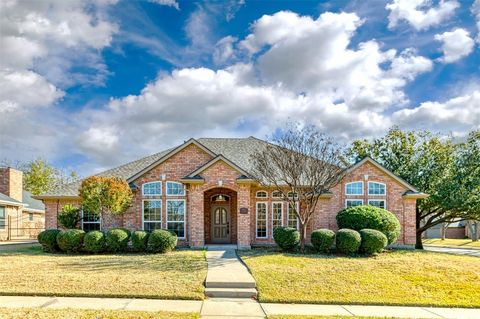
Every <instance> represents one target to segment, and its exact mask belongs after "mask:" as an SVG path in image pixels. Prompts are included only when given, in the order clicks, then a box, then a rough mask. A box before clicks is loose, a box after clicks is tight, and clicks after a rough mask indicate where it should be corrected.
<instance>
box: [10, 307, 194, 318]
mask: <svg viewBox="0 0 480 319" xmlns="http://www.w3.org/2000/svg"><path fill="white" fill-rule="evenodd" d="M0 318H2V319H43V318H49V319H65V318H68V319H196V318H200V316H199V315H198V314H195V313H179V312H163V311H160V312H146V311H125V310H83V309H45V308H42V309H38V308H13V309H12V308H0Z"/></svg>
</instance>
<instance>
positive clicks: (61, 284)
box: [0, 247, 207, 299]
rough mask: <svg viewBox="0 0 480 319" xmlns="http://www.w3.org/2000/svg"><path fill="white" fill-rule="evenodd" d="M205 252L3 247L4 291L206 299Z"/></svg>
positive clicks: (0, 257) (1, 273) (0, 260)
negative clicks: (81, 251)
mask: <svg viewBox="0 0 480 319" xmlns="http://www.w3.org/2000/svg"><path fill="white" fill-rule="evenodd" d="M206 272H207V263H206V260H205V253H204V252H203V251H191V250H178V251H174V252H171V253H167V254H163V255H161V254H157V255H155V254H152V255H142V254H118V255H113V254H112V255H63V254H47V253H43V252H42V251H41V249H40V248H39V247H32V248H30V249H23V250H18V251H3V252H0V278H2V280H0V295H37V296H38V295H42V296H53V295H54V296H95V297H139V298H158V299H203V297H204V295H203V292H204V288H203V281H204V280H205V276H206Z"/></svg>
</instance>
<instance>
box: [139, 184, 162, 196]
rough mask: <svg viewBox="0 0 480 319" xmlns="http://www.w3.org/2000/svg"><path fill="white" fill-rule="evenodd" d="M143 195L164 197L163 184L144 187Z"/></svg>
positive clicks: (145, 185)
mask: <svg viewBox="0 0 480 319" xmlns="http://www.w3.org/2000/svg"><path fill="white" fill-rule="evenodd" d="M142 194H143V195H145V196H154V195H162V182H159V181H158V182H149V183H145V184H143V185H142Z"/></svg>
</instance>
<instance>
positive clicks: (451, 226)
mask: <svg viewBox="0 0 480 319" xmlns="http://www.w3.org/2000/svg"><path fill="white" fill-rule="evenodd" d="M442 231H444V232H445V238H453V239H464V238H470V239H471V238H472V233H471V230H470V227H468V221H466V220H460V221H454V222H452V223H445V224H443V223H442V224H438V225H435V226H433V227H431V228H429V229H427V230H426V231H425V233H424V234H425V238H428V239H430V238H442Z"/></svg>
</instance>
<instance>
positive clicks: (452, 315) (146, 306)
mask: <svg viewBox="0 0 480 319" xmlns="http://www.w3.org/2000/svg"><path fill="white" fill-rule="evenodd" d="M0 307H1V308H12V309H14V308H46V309H59V308H75V309H95V310H100V309H102V310H136V311H173V312H196V313H200V314H201V316H202V318H221V316H225V317H230V318H232V317H236V318H240V317H241V318H265V316H269V315H310V316H312V315H323V316H347V317H350V316H351V317H357V316H370V317H383V318H384V317H388V318H391V317H396V318H431V319H433V318H435V319H439V318H449V319H478V318H480V309H468V308H436V307H397V306H361V305H312V304H272V303H258V302H256V301H255V300H252V299H242V298H237V299H221V298H214V299H207V300H204V301H195V300H158V299H130V298H83V297H24V296H0Z"/></svg>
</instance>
